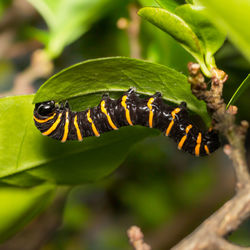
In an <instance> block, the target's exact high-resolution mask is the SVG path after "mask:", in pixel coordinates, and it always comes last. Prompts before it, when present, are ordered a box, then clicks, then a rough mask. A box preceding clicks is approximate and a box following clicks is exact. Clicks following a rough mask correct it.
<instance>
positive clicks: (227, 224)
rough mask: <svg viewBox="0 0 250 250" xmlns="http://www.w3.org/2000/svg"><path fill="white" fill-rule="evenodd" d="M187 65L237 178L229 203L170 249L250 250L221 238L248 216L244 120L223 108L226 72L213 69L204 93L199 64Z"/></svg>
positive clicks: (249, 195) (249, 180)
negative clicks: (225, 140) (208, 85)
mask: <svg viewBox="0 0 250 250" xmlns="http://www.w3.org/2000/svg"><path fill="white" fill-rule="evenodd" d="M188 66H189V72H190V77H189V82H190V83H191V88H192V92H193V93H194V94H195V95H196V96H197V98H199V99H202V100H204V101H205V102H206V103H207V107H208V110H209V112H211V114H212V119H213V127H214V129H217V130H218V131H220V133H222V134H224V135H225V137H226V138H227V140H228V142H229V145H227V146H226V147H225V148H224V152H226V153H227V155H229V157H230V158H231V159H232V161H233V166H234V169H235V173H236V177H237V184H236V187H237V188H236V191H237V192H236V195H235V196H234V197H233V198H232V199H231V200H229V201H228V202H227V203H226V204H224V206H222V207H221V208H220V209H219V210H218V211H217V212H215V213H214V214H213V215H211V216H210V217H209V218H208V219H207V220H205V221H204V222H203V223H202V224H201V225H200V226H199V227H198V228H197V229H196V230H195V231H194V232H193V233H192V234H191V235H189V236H188V237H186V238H185V239H184V240H182V241H181V242H180V243H179V244H177V245H176V246H175V247H174V248H173V249H175V250H177V249H178V250H181V249H185V250H188V249H190V250H191V249H250V248H243V247H239V246H235V245H233V244H231V243H229V242H227V241H226V240H225V239H224V238H223V237H226V236H227V235H228V234H229V233H230V232H232V231H234V230H236V229H237V228H238V226H239V225H240V224H241V223H242V222H243V221H244V220H245V219H247V218H248V217H249V216H250V176H249V172H248V166H247V161H246V156H245V148H244V142H245V136H246V132H247V128H248V123H247V122H246V121H243V122H241V125H236V124H235V113H236V112H235V109H234V108H231V109H229V111H226V105H225V103H224V101H223V99H222V90H223V85H224V83H225V81H226V80H227V75H226V74H225V72H223V71H221V70H218V69H213V71H212V74H213V77H212V83H211V89H210V90H207V84H206V83H205V81H204V77H203V76H202V74H201V72H200V68H199V65H197V64H193V63H190V64H189V65H188Z"/></svg>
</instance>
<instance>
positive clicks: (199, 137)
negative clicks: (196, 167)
mask: <svg viewBox="0 0 250 250" xmlns="http://www.w3.org/2000/svg"><path fill="white" fill-rule="evenodd" d="M196 143H197V144H196V146H195V150H194V152H195V155H196V156H199V155H200V147H201V133H199V134H198V137H197V140H196Z"/></svg>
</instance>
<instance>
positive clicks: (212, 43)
mask: <svg viewBox="0 0 250 250" xmlns="http://www.w3.org/2000/svg"><path fill="white" fill-rule="evenodd" d="M175 13H176V14H177V15H178V16H180V17H181V18H183V19H184V20H185V22H187V23H188V25H189V26H190V27H191V28H192V30H193V31H194V33H195V34H196V35H197V37H198V39H199V41H200V43H201V45H202V48H203V51H204V53H205V55H204V56H205V60H206V65H207V67H208V68H209V70H210V69H211V68H213V67H215V66H216V65H215V63H214V58H213V55H214V54H215V52H216V51H217V50H218V49H219V48H220V47H221V46H222V44H223V43H224V40H225V38H226V34H225V32H221V31H220V30H218V28H217V27H216V26H215V25H214V23H213V22H212V21H210V19H209V18H208V17H207V15H206V9H205V8H204V7H196V6H194V5H191V4H185V5H181V6H179V7H177V8H176V9H175Z"/></svg>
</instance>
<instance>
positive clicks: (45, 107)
mask: <svg viewBox="0 0 250 250" xmlns="http://www.w3.org/2000/svg"><path fill="white" fill-rule="evenodd" d="M55 109H56V105H55V102H54V101H47V102H41V103H37V104H36V106H35V111H36V112H37V113H38V114H39V115H40V116H49V115H51V114H52V113H53V112H54V111H55Z"/></svg>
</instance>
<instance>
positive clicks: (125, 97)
mask: <svg viewBox="0 0 250 250" xmlns="http://www.w3.org/2000/svg"><path fill="white" fill-rule="evenodd" d="M127 98H128V97H127V96H126V95H124V96H123V97H122V101H121V105H122V106H123V107H124V109H125V113H126V119H127V121H128V123H129V125H131V126H133V123H132V121H131V119H130V114H129V110H128V108H127V104H126V100H127Z"/></svg>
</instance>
